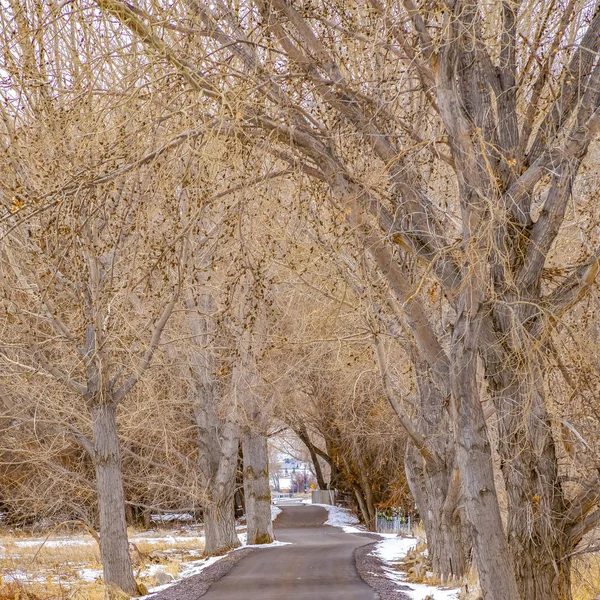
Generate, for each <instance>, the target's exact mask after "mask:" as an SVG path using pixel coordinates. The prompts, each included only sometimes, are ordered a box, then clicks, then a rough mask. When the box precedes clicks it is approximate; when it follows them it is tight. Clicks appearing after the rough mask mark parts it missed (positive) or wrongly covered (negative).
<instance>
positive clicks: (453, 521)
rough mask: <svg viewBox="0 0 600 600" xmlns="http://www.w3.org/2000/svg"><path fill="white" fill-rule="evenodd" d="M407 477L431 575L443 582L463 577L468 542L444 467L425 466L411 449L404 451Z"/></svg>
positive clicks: (448, 474)
mask: <svg viewBox="0 0 600 600" xmlns="http://www.w3.org/2000/svg"><path fill="white" fill-rule="evenodd" d="M404 464H405V468H406V478H407V481H408V485H409V487H410V491H411V493H412V495H413V498H414V500H415V504H416V505H417V508H418V510H419V514H420V515H421V519H422V520H423V526H424V528H425V533H426V535H427V552H428V554H429V557H430V558H431V564H432V570H433V573H434V574H435V575H436V576H437V577H439V578H440V580H441V581H442V582H446V581H448V580H451V579H453V578H460V577H463V576H464V575H465V574H466V572H467V569H468V561H467V551H468V549H469V543H467V542H466V537H467V536H466V535H465V532H464V529H463V524H462V521H461V518H460V515H459V514H458V507H457V502H456V500H457V499H458V494H455V493H454V492H453V490H452V489H451V488H452V487H453V482H452V477H453V475H452V472H451V471H450V469H448V468H447V465H446V464H439V465H437V468H435V467H434V466H432V465H426V464H424V461H423V459H422V457H421V455H420V454H419V452H418V451H417V450H416V449H415V448H414V446H412V445H411V446H409V447H408V448H407V449H406V457H405V463H404ZM452 496H454V498H452Z"/></svg>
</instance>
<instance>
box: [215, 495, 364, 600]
mask: <svg viewBox="0 0 600 600" xmlns="http://www.w3.org/2000/svg"><path fill="white" fill-rule="evenodd" d="M280 507H281V508H282V511H283V512H282V513H281V514H280V515H279V516H278V517H277V519H276V520H275V528H276V529H275V537H276V538H277V539H278V540H280V541H282V542H292V544H294V545H293V546H280V547H275V548H261V549H259V550H256V551H255V552H253V553H252V554H250V555H249V556H247V557H246V558H244V559H243V560H242V561H241V562H239V563H238V564H237V565H236V566H235V567H233V569H232V570H231V571H230V572H229V573H228V574H227V575H225V577H223V579H221V580H219V581H217V582H216V583H214V584H213V585H212V586H211V587H210V589H209V590H208V592H207V593H206V594H205V595H204V596H203V598H204V599H205V600H238V599H239V600H309V599H310V600H374V599H375V595H374V593H373V590H372V589H371V588H370V587H369V586H368V585H367V584H366V583H364V582H363V581H362V580H361V579H360V578H359V576H358V573H357V572H356V569H355V567H354V559H353V552H354V549H355V548H358V547H359V546H364V545H365V544H369V543H370V542H371V540H369V539H367V538H364V537H362V536H358V535H353V534H350V533H343V532H342V530H341V529H338V528H336V527H329V526H327V525H323V522H324V521H325V520H326V519H327V511H326V510H325V509H324V508H321V507H320V506H310V505H301V504H292V503H289V504H288V503H287V502H286V503H285V504H284V503H282V504H281V505H280Z"/></svg>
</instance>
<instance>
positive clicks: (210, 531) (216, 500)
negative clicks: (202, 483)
mask: <svg viewBox="0 0 600 600" xmlns="http://www.w3.org/2000/svg"><path fill="white" fill-rule="evenodd" d="M204 535H205V543H204V556H220V555H222V554H225V553H227V552H229V551H230V550H233V548H237V547H238V546H239V545H240V540H239V538H238V536H237V533H236V531H235V507H234V504H233V494H226V495H225V496H222V495H216V494H215V495H213V497H212V498H211V499H210V500H209V501H208V502H207V503H206V505H205V506H204Z"/></svg>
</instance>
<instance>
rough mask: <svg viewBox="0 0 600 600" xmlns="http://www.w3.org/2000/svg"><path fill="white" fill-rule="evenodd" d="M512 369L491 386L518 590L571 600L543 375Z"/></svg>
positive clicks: (527, 599)
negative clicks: (519, 372)
mask: <svg viewBox="0 0 600 600" xmlns="http://www.w3.org/2000/svg"><path fill="white" fill-rule="evenodd" d="M524 360H525V359H523V360H522V361H521V363H520V364H521V365H523V361H524ZM508 365H510V361H509V359H508V358H507V359H506V361H504V362H503V368H501V369H499V370H497V371H496V372H494V373H492V375H493V376H491V377H489V381H490V390H491V392H492V396H493V399H494V402H495V406H496V409H497V414H498V434H499V436H498V437H499V444H498V450H499V453H500V458H501V461H502V462H501V470H502V474H503V477H504V481H505V484H506V491H507V497H508V520H507V530H508V538H509V540H510V551H511V555H512V559H513V564H514V567H515V574H516V577H517V584H518V586H519V590H520V592H521V598H522V599H523V600H542V599H543V600H570V599H571V573H570V559H569V558H568V557H567V556H566V554H567V553H568V552H569V550H570V548H568V547H567V545H566V544H565V535H564V523H565V517H566V512H567V507H566V501H565V497H564V493H563V489H562V485H561V483H560V481H559V474H558V464H557V460H556V448H555V444H554V439H553V437H552V426H551V422H550V416H549V414H548V411H547V409H546V404H545V397H544V382H543V379H542V378H543V375H542V371H541V368H539V366H537V365H533V366H530V368H527V369H526V372H522V373H521V374H520V375H517V374H516V371H515V370H511V369H508V368H506V367H507V366H508ZM521 371H523V367H522V368H521Z"/></svg>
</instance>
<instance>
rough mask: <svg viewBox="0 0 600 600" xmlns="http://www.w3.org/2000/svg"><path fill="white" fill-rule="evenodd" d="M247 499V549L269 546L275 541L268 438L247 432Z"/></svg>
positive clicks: (245, 463)
mask: <svg viewBox="0 0 600 600" xmlns="http://www.w3.org/2000/svg"><path fill="white" fill-rule="evenodd" d="M242 454H243V456H244V497H245V499H246V525H247V528H248V545H253V544H270V543H271V542H272V541H273V540H274V539H275V537H274V535H273V523H272V521H271V487H270V485H269V458H268V451H267V438H266V437H265V436H263V435H260V434H256V433H253V432H251V431H249V432H247V433H246V434H245V435H244V436H243V439H242Z"/></svg>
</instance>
